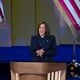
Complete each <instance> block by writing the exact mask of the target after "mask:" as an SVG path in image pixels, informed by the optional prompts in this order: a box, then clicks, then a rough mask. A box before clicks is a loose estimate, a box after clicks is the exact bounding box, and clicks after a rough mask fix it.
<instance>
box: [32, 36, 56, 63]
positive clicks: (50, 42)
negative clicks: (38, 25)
mask: <svg viewBox="0 0 80 80" xmlns="http://www.w3.org/2000/svg"><path fill="white" fill-rule="evenodd" d="M42 48H43V49H44V50H45V53H44V54H43V57H42V58H41V57H40V56H37V53H36V50H38V49H42ZM31 49H32V55H33V61H40V62H42V61H45V62H48V61H50V62H51V61H52V58H53V56H54V55H55V54H56V41H55V36H52V35H49V36H45V37H44V38H41V37H40V36H38V35H36V36H32V37H31Z"/></svg>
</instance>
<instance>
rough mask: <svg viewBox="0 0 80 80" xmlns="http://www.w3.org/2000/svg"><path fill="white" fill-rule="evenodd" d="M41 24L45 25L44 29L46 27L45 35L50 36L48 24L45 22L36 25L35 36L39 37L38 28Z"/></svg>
mask: <svg viewBox="0 0 80 80" xmlns="http://www.w3.org/2000/svg"><path fill="white" fill-rule="evenodd" d="M41 24H45V27H46V33H45V35H50V29H49V26H48V24H47V23H46V22H45V21H42V22H40V23H39V24H38V27H37V34H38V35H39V28H40V25H41Z"/></svg>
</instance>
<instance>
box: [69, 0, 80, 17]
mask: <svg viewBox="0 0 80 80" xmlns="http://www.w3.org/2000/svg"><path fill="white" fill-rule="evenodd" d="M69 1H70V3H71V4H72V6H73V8H74V9H75V11H76V13H77V15H78V16H79V17H80V10H79V8H78V7H77V5H76V3H75V2H74V0H69Z"/></svg>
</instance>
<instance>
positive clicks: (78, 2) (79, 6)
mask: <svg viewBox="0 0 80 80" xmlns="http://www.w3.org/2000/svg"><path fill="white" fill-rule="evenodd" d="M74 1H75V3H76V5H77V7H78V8H79V10H80V0H74Z"/></svg>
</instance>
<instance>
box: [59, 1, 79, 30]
mask: <svg viewBox="0 0 80 80" xmlns="http://www.w3.org/2000/svg"><path fill="white" fill-rule="evenodd" d="M59 3H60V5H61V6H62V8H63V9H64V11H65V12H66V14H67V16H68V17H69V19H70V21H71V23H72V24H73V25H74V27H75V29H76V30H80V0H59Z"/></svg>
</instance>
